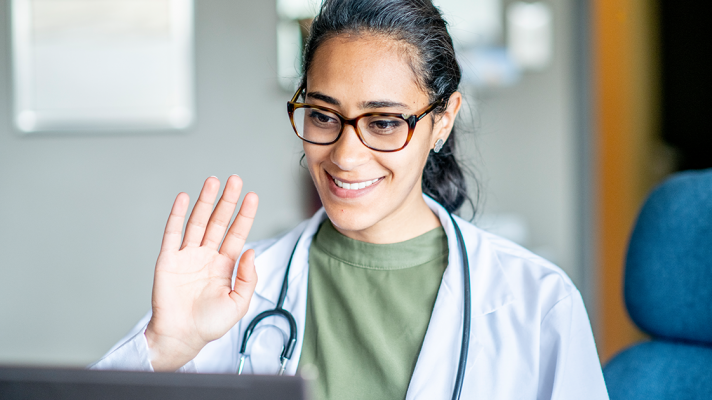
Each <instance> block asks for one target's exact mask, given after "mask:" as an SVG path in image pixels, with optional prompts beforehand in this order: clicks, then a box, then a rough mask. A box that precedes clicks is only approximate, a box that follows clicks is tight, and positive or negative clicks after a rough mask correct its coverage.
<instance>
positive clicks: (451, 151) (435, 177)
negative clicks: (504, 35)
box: [302, 0, 468, 212]
mask: <svg viewBox="0 0 712 400" xmlns="http://www.w3.org/2000/svg"><path fill="white" fill-rule="evenodd" d="M340 34H350V35H359V34H372V35H380V36H386V37H389V38H392V39H395V40H398V41H402V42H404V43H405V44H406V45H407V47H408V50H409V53H410V54H409V55H411V60H410V62H411V65H410V68H411V69H412V70H413V72H414V73H415V75H416V78H417V81H418V83H419V84H420V85H422V89H423V90H425V91H426V92H427V93H428V95H429V97H430V101H431V102H433V101H435V100H438V99H445V100H447V99H449V98H450V95H452V94H453V93H454V92H455V91H457V88H458V85H459V84H460V78H461V72H460V66H459V65H458V63H457V60H456V58H455V50H454V48H453V45H452V39H451V38H450V35H449V34H448V32H447V24H446V22H445V20H444V19H443V18H442V15H441V14H440V11H439V10H438V9H437V8H436V7H435V6H434V5H433V3H432V2H431V0H325V1H324V3H323V4H322V6H321V9H320V11H319V14H318V15H317V16H316V18H314V21H313V22H312V25H311V30H310V34H309V38H308V39H307V42H306V46H305V49H304V58H303V60H304V64H303V69H302V70H303V71H304V76H303V77H302V84H305V83H306V75H307V72H308V71H309V68H310V67H311V64H312V62H313V60H314V54H315V53H316V50H317V48H319V46H320V45H321V44H322V43H324V42H325V41H327V40H328V39H331V38H333V37H335V36H338V35H340ZM446 107H447V104H443V105H442V106H439V107H438V108H437V109H436V110H434V114H436V115H437V114H440V113H442V112H443V111H444V110H445V109H446ZM455 138H456V136H455V128H453V129H452V131H451V132H450V137H449V139H448V140H447V141H446V142H445V145H444V146H443V148H442V149H441V150H440V152H439V153H435V152H434V151H432V150H431V151H430V154H429V155H428V160H427V162H426V164H425V168H424V169H423V180H422V188H423V192H424V193H425V194H427V195H429V196H430V197H432V198H433V199H435V200H436V201H437V202H438V203H440V204H442V205H443V206H444V207H445V208H446V209H447V210H448V211H450V212H454V211H456V210H457V209H459V208H460V206H462V204H463V203H464V202H465V200H466V199H468V196H467V187H466V184H465V178H464V175H463V173H462V169H461V168H460V165H459V164H458V162H457V160H456V158H455Z"/></svg>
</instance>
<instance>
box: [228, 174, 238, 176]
mask: <svg viewBox="0 0 712 400" xmlns="http://www.w3.org/2000/svg"><path fill="white" fill-rule="evenodd" d="M230 176H240V175H238V174H232V175H230Z"/></svg>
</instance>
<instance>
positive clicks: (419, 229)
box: [336, 188, 440, 244]
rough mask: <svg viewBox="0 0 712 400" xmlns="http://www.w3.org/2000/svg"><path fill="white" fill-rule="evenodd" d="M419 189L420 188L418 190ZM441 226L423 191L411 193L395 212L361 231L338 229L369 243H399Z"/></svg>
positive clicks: (346, 234) (352, 237)
mask: <svg viewBox="0 0 712 400" xmlns="http://www.w3.org/2000/svg"><path fill="white" fill-rule="evenodd" d="M418 189H419V188H418ZM439 226H440V219H439V218H438V217H437V216H436V215H435V213H433V211H432V210H431V209H430V207H428V204H427V203H426V202H425V200H424V199H423V193H422V191H421V190H417V191H414V192H412V193H411V195H409V196H408V198H407V199H406V200H405V201H404V202H403V203H402V204H401V206H400V207H398V208H397V209H396V210H395V211H394V212H392V213H391V214H389V215H388V216H387V217H385V218H384V219H382V220H380V221H378V222H377V223H376V224H374V225H372V226H370V227H368V228H366V229H364V230H360V231H346V230H342V229H340V228H338V227H336V229H337V230H338V231H339V232H341V234H343V235H344V236H347V237H349V238H351V239H355V240H359V241H362V242H367V243H375V244H388V243H399V242H403V241H406V240H409V239H413V238H414V237H418V236H420V235H422V234H424V233H426V232H428V231H431V230H433V229H435V228H437V227H439Z"/></svg>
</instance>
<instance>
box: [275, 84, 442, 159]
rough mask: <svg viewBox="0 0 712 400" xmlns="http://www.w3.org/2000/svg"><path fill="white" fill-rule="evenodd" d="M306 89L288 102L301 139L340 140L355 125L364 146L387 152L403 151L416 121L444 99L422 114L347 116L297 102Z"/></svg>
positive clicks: (289, 111)
mask: <svg viewBox="0 0 712 400" xmlns="http://www.w3.org/2000/svg"><path fill="white" fill-rule="evenodd" d="M304 90H305V88H304V87H301V88H299V90H297V92H296V93H295V94H294V97H292V100H291V101H288V102H287V113H288V114H289V120H290V121H291V122H292V127H293V128H294V132H295V133H296V134H297V136H299V138H300V139H302V140H304V141H305V142H307V143H312V144H319V145H329V144H332V143H336V141H337V140H339V138H340V137H341V134H342V133H343V132H344V126H346V125H351V126H352V127H353V128H354V130H355V131H356V134H357V135H358V138H359V140H361V143H363V145H364V146H366V147H368V148H369V149H372V150H376V151H383V152H394V151H399V150H403V149H404V148H405V146H407V145H408V142H410V139H411V138H412V137H413V132H414V131H415V124H417V123H418V121H420V120H421V119H423V118H424V117H425V116H426V115H428V113H430V112H431V111H433V110H434V109H435V108H436V107H437V106H439V105H440V104H442V102H443V100H442V99H439V100H437V101H435V102H434V103H432V104H430V105H429V106H428V107H427V108H426V109H425V110H424V111H423V112H422V113H420V114H418V115H408V114H398V113H380V112H370V113H365V114H361V115H359V116H358V117H356V118H346V117H344V116H343V115H341V114H339V113H338V112H336V111H335V110H332V109H331V108H328V107H322V106H317V105H312V104H305V103H297V98H298V97H299V95H300V94H301V93H302V92H303V91H304Z"/></svg>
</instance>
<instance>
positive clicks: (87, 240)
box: [0, 0, 304, 365]
mask: <svg viewBox="0 0 712 400" xmlns="http://www.w3.org/2000/svg"><path fill="white" fill-rule="evenodd" d="M8 3H9V1H5V0H2V1H0V12H1V13H2V17H1V18H0V24H2V25H1V26H2V29H0V362H2V363H8V362H21V363H58V364H77V365H83V364H86V363H88V362H90V361H91V360H94V359H96V358H97V357H99V356H100V355H101V354H102V353H103V352H105V351H106V350H108V348H109V347H110V346H111V345H112V344H113V343H114V342H116V341H117V340H118V339H119V338H120V337H121V336H123V335H124V334H125V333H126V332H127V331H128V329H129V328H130V327H131V326H133V324H134V323H135V322H136V321H137V320H138V318H140V317H141V316H142V315H143V314H144V313H145V312H146V311H147V310H149V308H150V295H151V283H152V277H153V272H152V269H153V265H154V263H155V259H156V256H157V255H158V249H159V245H160V240H161V233H162V230H163V226H164V224H165V220H166V218H167V216H168V212H169V211H170V207H171V204H172V202H173V199H174V198H175V195H176V194H178V192H180V191H185V192H187V193H188V194H190V195H191V199H192V200H195V198H196V197H197V194H198V192H199V191H200V188H201V186H202V182H203V180H204V179H205V178H207V177H208V176H210V175H216V176H218V177H219V178H221V180H222V181H223V182H224V181H225V179H226V178H227V177H228V176H229V175H230V174H233V173H236V174H239V175H240V176H242V177H243V180H244V182H245V190H249V191H254V192H256V193H258V194H259V195H260V209H259V211H258V217H257V218H258V220H257V222H256V224H255V227H254V229H253V231H252V232H251V238H253V239H259V238H265V237H269V236H271V235H274V234H276V233H278V232H280V231H283V230H285V229H287V228H289V227H291V226H293V225H295V224H296V223H297V222H298V221H299V220H300V219H301V218H303V217H304V215H303V211H302V210H303V208H304V207H303V202H302V200H301V199H302V197H303V196H300V193H301V191H302V182H303V175H302V173H301V172H300V167H299V166H298V164H299V157H300V148H301V144H300V142H299V139H297V138H296V136H294V133H293V132H292V131H291V127H290V126H289V121H288V119H287V117H286V101H287V100H289V97H290V95H291V94H288V93H284V92H283V91H282V90H281V89H280V88H279V86H278V84H277V80H276V72H275V71H276V69H277V67H276V49H275V46H276V45H275V43H276V39H275V29H274V26H275V21H276V14H275V10H274V7H275V5H274V2H270V1H251V2H246V1H240V2H237V1H232V0H223V1H217V0H211V1H197V2H196V11H195V12H196V22H195V23H196V42H195V63H196V71H197V72H196V82H197V106H198V119H197V124H196V125H195V127H194V128H193V129H190V130H189V131H187V132H184V133H162V134H160V133H134V134H102V133H97V134H92V135H80V134H44V135H20V134H18V133H17V132H15V131H14V129H13V127H12V122H11V121H12V118H11V110H12V104H11V79H10V78H11V71H10V66H11V62H10V58H9V55H10V48H9V43H10V37H9V19H8V18H9V16H8V11H9V4H8ZM265 149H270V150H269V151H266V150H265ZM257 150H259V151H257Z"/></svg>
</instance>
